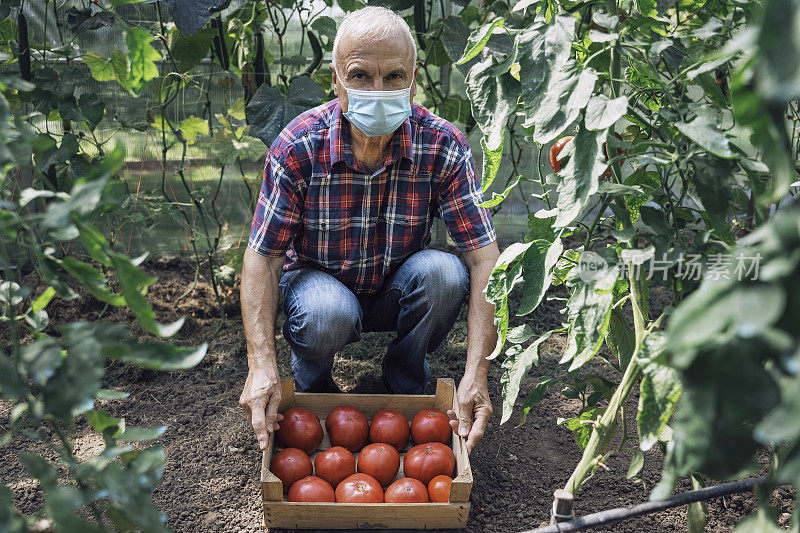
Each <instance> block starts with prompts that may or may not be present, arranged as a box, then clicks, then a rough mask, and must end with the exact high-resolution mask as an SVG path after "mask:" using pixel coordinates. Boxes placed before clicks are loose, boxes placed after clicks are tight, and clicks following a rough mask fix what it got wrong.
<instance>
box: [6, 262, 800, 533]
mask: <svg viewBox="0 0 800 533" xmlns="http://www.w3.org/2000/svg"><path fill="white" fill-rule="evenodd" d="M145 270H146V271H147V272H148V273H149V274H150V275H153V276H155V277H158V278H159V281H158V283H157V284H156V285H154V286H153V287H151V289H150V291H149V296H148V297H149V299H150V300H151V302H152V303H153V306H154V308H155V310H156V313H157V315H158V316H159V318H160V319H161V320H162V321H167V320H171V319H175V318H177V317H179V316H185V317H186V325H185V326H184V328H183V330H182V331H181V332H180V333H179V334H178V335H177V336H176V337H175V338H174V339H173V340H174V341H175V342H177V343H179V344H185V345H196V344H200V343H201V342H208V343H209V350H208V355H207V357H206V359H205V360H204V361H203V362H202V363H201V364H200V365H199V366H198V367H196V368H195V369H193V370H190V371H185V372H168V373H159V372H153V371H149V370H142V369H137V368H132V367H127V366H123V365H120V364H116V363H113V362H109V364H108V368H107V375H106V381H107V383H106V386H107V387H108V388H114V389H117V390H122V391H125V392H128V393H130V397H129V398H127V399H125V400H117V401H104V402H99V403H100V404H102V408H103V409H107V410H108V411H109V412H110V413H111V414H112V415H113V416H116V417H125V419H126V421H127V423H128V424H129V425H137V426H160V425H167V426H169V429H168V430H167V432H166V433H165V434H164V435H163V436H162V437H161V438H160V439H159V440H158V441H157V442H156V443H157V444H161V445H163V446H164V450H165V453H166V457H167V460H166V467H165V471H164V476H163V480H162V482H161V484H160V486H159V487H158V489H157V491H156V493H155V497H154V498H155V502H156V504H157V505H158V507H159V508H160V509H162V510H163V511H164V512H165V513H166V514H167V515H168V517H169V518H168V522H167V524H168V526H169V527H171V528H172V529H174V530H175V531H182V532H184V531H185V532H199V531H259V530H261V529H262V528H261V523H262V509H261V502H260V498H261V493H260V483H259V465H260V452H259V450H258V446H257V443H256V440H255V437H254V435H253V432H252V430H251V429H250V427H249V426H248V424H247V422H246V420H245V418H244V416H243V414H242V412H241V409H240V408H239V405H238V399H239V394H240V392H241V389H242V386H243V384H244V381H245V377H246V375H247V362H246V349H245V339H244V333H243V329H242V323H241V313H240V309H239V292H238V287H236V288H234V289H233V290H231V291H229V292H227V288H226V294H224V296H223V299H224V306H225V310H226V313H227V321H226V323H225V324H224V326H223V327H222V328H221V330H219V331H218V332H217V331H216V330H217V328H218V326H219V324H220V320H219V318H218V310H217V305H216V301H215V298H214V295H213V292H212V290H211V287H210V285H209V284H208V283H206V282H204V281H203V280H202V276H201V280H200V282H199V283H198V285H197V287H195V288H194V290H193V291H192V292H191V293H190V294H189V295H188V296H187V297H185V298H184V299H183V300H181V301H180V302H178V301H177V300H178V298H179V297H180V296H181V295H182V294H183V293H184V292H185V291H186V289H187V288H188V287H189V286H190V284H191V283H192V281H193V279H194V270H193V269H192V267H191V266H190V264H189V263H187V262H186V261H184V260H182V259H177V258H172V259H161V260H157V261H153V262H149V263H147V264H146V266H145ZM556 304H558V302H544V304H543V305H542V306H541V307H540V308H539V309H538V310H537V311H536V312H535V313H534V314H533V315H532V316H530V317H529V318H528V319H529V323H530V324H531V326H532V327H533V328H534V329H535V330H536V331H545V330H546V329H549V328H550V327H552V326H553V325H555V324H558V323H560V321H561V319H562V315H561V314H560V313H559V312H558V307H557V305H556ZM48 311H49V312H50V315H51V318H52V321H53V325H51V326H50V328H51V329H50V331H49V332H50V333H55V332H56V330H55V328H54V324H60V323H65V322H70V321H74V320H95V319H97V318H98V317H99V316H100V315H101V313H102V311H103V306H102V304H99V303H98V302H95V301H93V300H92V299H91V297H86V298H85V299H83V300H81V301H78V302H53V303H52V304H51V307H49V308H48ZM102 319H103V320H109V321H114V322H122V323H125V324H129V325H130V324H133V320H132V316H131V315H130V314H129V313H128V312H127V311H126V310H120V309H109V310H106V312H105V314H104V315H103V317H102ZM280 320H281V321H282V320H283V319H282V317H281V319H280ZM279 326H280V324H279ZM132 327H133V331H134V332H138V333H139V334H141V335H144V334H143V333H142V332H141V330H140V329H139V328H138V326H136V325H133V326H132ZM280 331H281V330H280V327H278V328H277V329H276V332H277V333H278V360H279V364H280V367H281V372H282V374H283V375H286V376H288V375H290V370H289V349H288V347H287V345H286V343H285V342H284V341H283V339H282V338H281V337H280ZM391 338H392V334H385V333H382V334H366V335H365V336H364V339H363V340H362V341H361V342H359V343H357V344H353V345H350V346H348V347H347V348H346V349H345V350H344V351H343V352H342V353H341V354H339V355H338V356H337V358H336V362H335V365H334V379H335V381H336V382H337V383H338V384H339V386H340V387H341V388H342V389H343V390H344V391H345V392H363V393H386V392H388V391H386V390H385V388H384V386H383V383H382V381H381V377H380V361H381V358H382V355H383V351H384V350H385V347H386V345H387V344H388V343H389V342H390V341H391ZM563 342H564V338H563V336H558V335H556V336H553V337H551V338H550V339H549V340H548V341H547V342H545V343H544V345H543V348H542V350H541V351H542V361H541V365H540V367H538V368H534V370H533V371H532V373H531V375H530V377H528V378H527V380H526V381H525V383H524V386H523V388H522V390H521V391H520V397H519V398H520V399H519V402H518V406H517V408H519V404H521V402H522V400H523V399H524V398H525V396H526V395H527V393H528V392H529V391H530V390H532V389H533V387H534V386H535V385H536V380H537V377H538V376H542V375H553V374H554V373H557V372H558V363H557V362H558V359H559V354H560V351H561V347H562V346H563ZM465 351H466V309H464V310H463V311H462V314H461V316H460V318H459V321H458V322H457V324H456V326H455V327H454V329H453V331H452V332H451V333H450V335H449V337H448V338H447V340H446V341H445V342H444V343H443V345H442V346H441V347H440V348H439V349H438V350H437V351H436V352H435V353H434V354H432V355H431V356H430V363H431V368H432V371H433V374H434V376H436V377H452V378H454V379H455V380H456V383H457V382H458V380H459V379H460V377H461V372H462V370H463V364H464V359H465ZM600 369H601V367H600V366H599V365H597V366H596V367H594V368H591V369H590V370H591V371H595V372H597V371H601V370H600ZM489 387H490V392H491V396H492V402H493V404H494V408H495V416H494V417H493V419H492V421H491V422H490V424H489V427H488V429H487V432H486V436H485V437H484V439H483V440H482V441H481V442H480V444H479V445H478V447H477V448H476V449H475V451H474V452H473V453H472V455H471V456H470V461H471V464H472V470H473V475H474V478H475V483H474V486H473V490H472V496H471V502H472V508H471V512H470V517H469V525H468V528H467V531H471V532H484V531H489V532H491V531H522V530H526V529H532V528H535V527H538V526H541V525H545V524H546V523H547V521H548V519H549V512H550V511H549V508H550V505H551V502H552V492H553V490H554V489H556V488H558V487H561V486H562V485H563V484H564V483H565V481H566V480H567V478H568V477H569V475H570V473H571V472H572V469H573V468H574V466H575V465H576V464H577V462H578V460H579V458H580V452H579V450H578V447H577V446H576V444H575V442H574V441H573V437H572V433H570V432H569V431H568V430H567V429H566V428H564V427H561V426H558V425H556V419H557V418H558V417H568V416H574V415H576V414H577V412H578V410H579V408H580V402H578V401H577V400H575V401H572V400H567V399H565V398H564V397H563V396H562V395H561V394H560V391H558V390H555V389H551V390H550V391H549V392H548V393H547V395H546V396H545V398H544V401H543V402H542V403H541V404H540V405H539V406H537V407H536V408H535V409H534V410H533V411H532V412H531V414H530V416H529V417H528V420H527V422H526V423H525V424H524V425H523V426H521V427H518V428H517V427H514V426H515V425H516V423H517V422H518V420H519V418H518V413H515V416H514V417H513V418H512V420H511V421H509V422H508V423H506V424H504V425H502V426H501V425H500V423H499V421H500V411H501V402H502V396H501V386H500V368H499V364H494V365H493V367H492V371H491V374H490V381H489ZM631 402H632V403H631V406H635V405H636V404H635V402H636V398H633V399H632V400H631ZM9 409H10V408H9V405H8V403H7V402H0V429H5V428H6V427H7V426H8V416H9ZM632 410H635V409H632ZM102 446H103V443H102V438H101V437H100V436H99V435H97V434H96V433H94V432H93V431H92V430H91V429H90V428H89V427H88V426H87V424H86V422H85V420H84V419H83V418H81V419H79V423H78V426H77V434H76V451H77V453H78V454H79V455H80V456H81V457H82V458H84V459H88V458H90V457H93V456H94V455H96V454H98V453H100V451H101V450H102ZM21 449H34V450H36V451H37V452H39V453H43V454H44V455H45V457H47V458H49V459H50V460H52V461H53V462H55V455H54V454H49V455H48V453H47V452H46V450H44V449H43V448H42V447H41V446H39V445H36V444H34V443H32V442H30V441H25V440H16V441H15V442H14V443H13V444H12V445H11V447H10V448H7V449H5V450H3V452H2V456H3V460H2V461H0V482H3V483H5V484H6V485H8V486H9V487H11V489H12V491H13V493H14V497H15V504H16V506H17V508H18V509H20V510H21V511H23V512H26V513H32V512H34V511H36V510H37V509H40V508H41V507H42V506H43V504H44V497H43V493H42V492H41V491H40V490H39V489H38V487H37V482H36V481H35V480H33V479H31V478H30V477H29V476H28V475H27V473H25V471H24V470H23V469H22V467H21V466H20V463H19V460H18V458H17V453H18V452H19V451H20V450H21ZM629 461H630V455H629V454H622V455H620V456H616V457H614V458H612V460H611V461H610V462H609V464H608V467H609V468H610V471H608V472H606V471H600V472H599V473H598V474H597V475H596V476H595V477H594V478H593V479H592V480H590V481H589V483H588V484H587V485H586V486H585V488H584V489H583V490H582V492H581V493H580V494H579V496H578V498H577V500H576V508H575V511H576V513H577V514H578V515H583V514H588V513H592V512H596V511H600V510H604V509H608V508H612V507H618V506H622V505H629V504H634V503H639V502H641V501H644V500H646V499H647V495H648V492H649V490H650V489H651V488H652V487H653V486H654V484H655V483H656V482H657V481H658V476H659V472H660V469H661V464H662V456H661V453H660V451H658V450H657V449H654V450H653V451H651V452H648V453H647V455H646V460H645V467H644V469H643V473H642V477H643V480H644V486H643V485H642V484H636V483H633V482H631V481H627V480H625V472H626V470H627V467H628V463H629ZM688 488H689V486H688V484H686V483H684V484H683V485H681V487H679V490H687V489H688ZM792 499H793V494H792V493H790V491H788V490H783V489H781V490H778V491H776V492H775V493H774V494H773V496H772V500H773V504H774V505H775V506H776V507H777V508H778V510H779V513H780V516H781V520H782V521H784V522H785V520H787V519H788V517H789V514H790V513H791V511H792V504H791V501H792ZM755 505H756V502H755V498H754V496H752V495H750V494H744V495H735V496H732V497H727V498H720V499H717V500H712V501H709V502H708V509H709V525H708V527H707V531H714V532H727V531H733V528H734V525H735V524H736V522H737V521H738V520H740V519H741V518H742V517H743V516H745V515H747V514H749V513H750V512H751V511H753V510H754V509H755ZM685 517H686V511H685V508H679V509H672V510H668V511H664V512H661V513H657V514H652V515H649V516H645V517H640V518H637V519H633V520H630V521H627V522H623V523H618V524H614V525H611V526H609V527H608V528H606V529H597V530H595V531H608V532H615V533H622V532H631V533H633V532H637V533H639V532H672V531H675V532H678V531H686V518H685Z"/></svg>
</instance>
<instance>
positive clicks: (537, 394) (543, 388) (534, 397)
mask: <svg viewBox="0 0 800 533" xmlns="http://www.w3.org/2000/svg"><path fill="white" fill-rule="evenodd" d="M556 383H557V380H555V379H554V378H552V377H550V376H542V377H541V378H539V382H538V383H537V384H536V387H534V389H533V390H532V391H531V393H530V394H528V396H527V397H526V398H525V402H524V403H523V404H522V414H521V415H520V418H519V424H518V425H517V427H519V426H521V425H522V424H524V423H525V421H526V420H527V419H528V414H529V413H530V412H531V409H533V406H534V405H536V404H537V403H539V402H541V401H542V398H544V393H546V392H547V389H549V388H550V387H552V386H553V385H555V384H556Z"/></svg>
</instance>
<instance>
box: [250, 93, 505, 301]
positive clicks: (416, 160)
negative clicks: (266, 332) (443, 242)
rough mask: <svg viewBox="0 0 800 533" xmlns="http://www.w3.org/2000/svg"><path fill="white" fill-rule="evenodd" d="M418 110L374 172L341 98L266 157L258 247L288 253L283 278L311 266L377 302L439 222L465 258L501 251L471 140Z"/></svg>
mask: <svg viewBox="0 0 800 533" xmlns="http://www.w3.org/2000/svg"><path fill="white" fill-rule="evenodd" d="M412 109H413V111H412V115H411V117H410V118H409V119H408V120H406V121H405V122H404V123H403V125H402V126H401V127H400V128H398V130H397V131H396V132H395V134H394V136H393V137H392V140H391V145H390V147H389V156H388V159H386V160H385V161H384V163H383V164H382V165H381V166H380V167H379V168H378V169H377V170H375V171H374V172H370V171H369V170H368V169H367V168H366V167H365V166H364V165H363V164H362V163H361V162H359V161H357V160H356V159H355V158H354V157H353V152H352V150H351V149H350V129H349V128H348V127H346V126H347V119H345V118H344V116H343V115H342V111H341V108H340V107H339V100H338V99H335V100H332V101H330V102H328V103H326V104H323V105H321V106H318V107H316V108H314V109H311V110H309V111H306V112H305V113H303V114H301V115H300V116H298V117H297V118H295V119H294V120H293V121H292V122H291V123H290V124H289V125H288V126H286V128H284V130H283V131H282V132H281V134H280V135H279V136H278V138H277V139H276V140H275V142H274V143H272V147H271V148H270V150H269V153H268V154H267V157H266V161H265V164H264V181H263V184H262V186H261V193H260V195H259V198H258V205H257V206H256V210H255V215H254V216H253V223H252V229H251V232H250V240H249V246H250V248H252V249H253V250H255V251H256V252H258V253H259V254H261V255H264V256H267V257H280V256H282V255H284V254H285V255H286V256H287V259H286V262H285V264H284V267H283V268H284V270H292V269H296V268H301V267H305V266H313V267H315V268H318V269H321V270H322V271H324V272H327V273H329V274H331V275H332V276H333V277H335V278H336V279H338V280H339V281H341V282H342V283H343V284H344V285H346V286H347V287H348V288H350V290H352V291H353V292H355V293H358V294H370V293H375V292H377V291H378V290H380V288H381V287H382V286H383V283H384V281H385V280H386V279H387V277H388V276H390V275H391V274H392V273H394V271H395V270H396V269H397V267H399V266H400V264H401V263H402V262H403V261H404V260H405V259H406V258H408V257H409V256H410V255H411V254H413V253H414V252H417V251H419V250H421V249H423V248H425V247H426V246H427V245H428V244H429V243H430V241H431V226H432V222H433V217H434V216H438V217H440V218H442V219H443V220H444V221H445V223H446V225H447V229H448V231H449V232H450V236H451V237H452V238H453V240H454V241H455V243H456V245H457V246H458V248H459V249H460V250H462V251H464V250H473V249H475V248H480V247H482V246H486V245H487V244H490V243H491V242H493V241H494V240H495V239H496V235H495V231H494V227H493V226H492V219H491V215H490V214H489V212H488V211H487V210H486V209H485V208H482V207H478V204H480V203H481V202H482V201H483V198H482V196H481V192H480V183H479V182H478V179H477V178H476V176H475V166H474V163H473V160H472V152H471V150H470V147H469V144H468V143H467V140H466V139H465V138H464V135H462V133H461V132H460V131H458V129H456V127H455V126H453V125H452V124H450V123H449V122H447V121H446V120H444V119H442V118H440V117H437V116H436V115H434V114H433V113H431V112H430V111H428V110H427V109H425V108H424V107H422V106H420V105H417V104H414V105H413V106H412Z"/></svg>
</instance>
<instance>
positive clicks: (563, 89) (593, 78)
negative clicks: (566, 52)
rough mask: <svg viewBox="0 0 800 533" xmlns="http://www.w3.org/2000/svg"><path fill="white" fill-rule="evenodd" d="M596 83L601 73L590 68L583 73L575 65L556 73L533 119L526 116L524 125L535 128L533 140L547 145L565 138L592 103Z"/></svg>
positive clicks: (570, 62) (571, 63) (572, 64)
mask: <svg viewBox="0 0 800 533" xmlns="http://www.w3.org/2000/svg"><path fill="white" fill-rule="evenodd" d="M596 82H597V72H595V71H594V70H592V69H590V68H587V69H583V70H579V69H578V68H577V66H576V64H575V62H574V61H568V62H567V63H566V64H565V65H564V67H563V68H562V69H561V70H559V71H557V72H553V73H552V75H551V77H550V80H549V84H548V85H547V88H546V89H545V90H546V93H545V95H544V98H542V100H541V103H540V104H539V107H538V108H537V109H536V111H535V112H534V113H533V115H526V117H527V119H526V120H525V123H524V124H523V126H524V127H530V126H533V127H534V131H533V140H534V141H536V142H538V143H539V144H547V143H549V142H551V141H553V140H555V139H556V137H558V136H559V135H561V134H562V133H563V132H564V130H565V129H566V128H567V126H569V125H570V124H572V123H574V122H575V120H576V119H577V118H578V116H579V115H580V112H581V109H583V108H584V107H586V105H587V104H588V103H589V99H590V98H591V96H592V91H594V85H595V83H596ZM587 127H588V126H587Z"/></svg>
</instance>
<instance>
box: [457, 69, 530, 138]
mask: <svg viewBox="0 0 800 533" xmlns="http://www.w3.org/2000/svg"><path fill="white" fill-rule="evenodd" d="M505 63H506V62H501V61H500V60H498V59H497V58H496V57H495V56H494V55H489V56H487V57H486V58H484V59H483V60H482V61H479V62H477V63H475V64H474V65H473V66H472V68H471V69H470V70H469V73H468V74H467V78H466V83H467V96H469V100H470V103H471V104H472V116H473V117H475V122H477V123H478V127H480V129H481V131H482V132H483V135H484V139H485V143H486V146H487V148H488V150H490V151H493V152H494V151H496V150H497V149H498V148H499V147H501V146H502V145H503V138H504V135H505V127H506V122H508V118H509V117H510V116H511V115H512V114H513V113H514V111H515V109H516V107H517V97H518V95H519V82H518V81H517V80H515V79H514V78H513V77H512V76H511V75H510V74H508V72H507V70H508V68H507V67H505V70H503V68H504V64H505Z"/></svg>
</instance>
